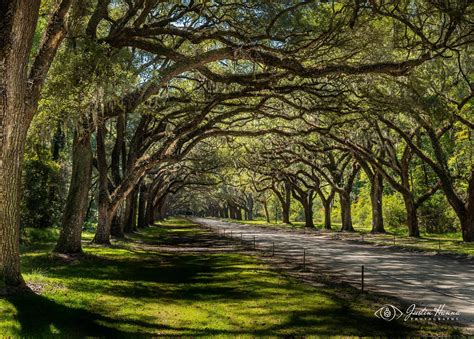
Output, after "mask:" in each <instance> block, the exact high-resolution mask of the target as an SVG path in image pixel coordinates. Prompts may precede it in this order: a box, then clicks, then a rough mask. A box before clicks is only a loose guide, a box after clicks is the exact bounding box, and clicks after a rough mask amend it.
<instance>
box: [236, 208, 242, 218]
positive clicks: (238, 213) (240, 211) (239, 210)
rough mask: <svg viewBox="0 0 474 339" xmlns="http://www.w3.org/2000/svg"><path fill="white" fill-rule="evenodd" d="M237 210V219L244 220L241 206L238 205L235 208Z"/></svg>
mask: <svg viewBox="0 0 474 339" xmlns="http://www.w3.org/2000/svg"><path fill="white" fill-rule="evenodd" d="M235 212H236V215H235V219H237V220H242V210H241V209H240V208H239V207H237V208H236V209H235Z"/></svg>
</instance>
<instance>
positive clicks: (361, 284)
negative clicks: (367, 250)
mask: <svg viewBox="0 0 474 339" xmlns="http://www.w3.org/2000/svg"><path fill="white" fill-rule="evenodd" d="M360 290H361V291H362V293H364V265H362V266H361V267H360Z"/></svg>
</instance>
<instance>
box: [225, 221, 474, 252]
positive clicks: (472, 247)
mask: <svg viewBox="0 0 474 339" xmlns="http://www.w3.org/2000/svg"><path fill="white" fill-rule="evenodd" d="M224 220H226V221H229V222H235V223H241V224H249V225H256V226H260V227H273V228H286V229H303V228H304V222H301V221H295V222H292V225H287V224H284V223H281V222H278V223H271V222H270V223H267V222H266V221H265V220H261V219H258V220H233V219H224ZM315 226H316V228H318V229H323V225H322V224H318V223H315ZM340 226H341V225H340V224H337V223H333V230H332V232H337V231H338V230H339V229H340ZM354 229H355V231H356V232H355V233H352V234H350V233H344V234H338V236H339V237H340V238H341V239H354V240H362V235H363V240H364V242H366V243H372V244H377V245H391V246H393V245H395V246H397V247H402V248H408V249H415V250H421V251H431V252H440V253H443V252H444V253H455V254H462V255H470V256H474V244H472V243H465V242H463V241H462V235H461V232H452V233H443V234H437V233H427V232H425V231H421V232H420V233H421V237H420V238H412V237H409V236H408V231H407V230H406V229H405V228H395V227H390V226H387V227H385V230H386V231H387V233H386V234H371V233H370V231H371V228H370V227H368V226H362V225H357V224H356V225H354ZM338 233H339V232H338Z"/></svg>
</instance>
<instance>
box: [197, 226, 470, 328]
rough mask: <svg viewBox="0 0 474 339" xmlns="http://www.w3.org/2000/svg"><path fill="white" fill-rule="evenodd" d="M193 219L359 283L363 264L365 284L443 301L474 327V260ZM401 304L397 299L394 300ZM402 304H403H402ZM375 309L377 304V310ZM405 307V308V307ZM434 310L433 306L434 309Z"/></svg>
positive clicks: (419, 300) (411, 298)
mask: <svg viewBox="0 0 474 339" xmlns="http://www.w3.org/2000/svg"><path fill="white" fill-rule="evenodd" d="M193 221H194V222H197V223H199V224H201V225H202V226H205V227H209V226H211V227H212V229H213V230H214V231H216V232H219V231H220V232H221V234H222V233H223V232H224V229H225V230H226V232H227V234H230V232H231V231H232V233H233V235H234V236H237V237H240V236H242V237H243V238H244V240H247V241H251V242H253V237H254V236H255V239H256V244H257V247H258V248H261V249H262V248H268V249H269V250H270V249H271V247H272V243H275V251H276V255H279V256H286V257H288V258H290V259H292V260H295V261H297V262H302V258H303V248H305V256H306V264H307V265H308V267H309V266H310V265H313V266H317V267H321V268H324V270H328V271H331V272H333V273H335V274H338V275H340V276H342V277H344V280H345V281H348V282H350V283H352V284H354V285H355V286H360V279H361V278H360V277H361V265H364V269H365V286H366V290H368V291H374V292H377V293H380V294H386V295H390V296H394V297H397V298H400V299H402V300H404V301H406V302H408V303H409V304H411V303H414V304H416V309H417V310H420V309H422V308H423V307H426V308H427V310H428V311H432V310H433V309H434V308H438V307H439V306H440V305H445V306H444V311H446V310H448V311H451V312H459V313H460V315H459V316H455V317H457V318H459V319H458V322H459V323H461V324H463V325H465V326H467V327H468V330H469V332H471V331H472V330H474V263H473V261H472V260H465V259H454V258H450V257H447V256H441V255H433V254H429V253H421V252H407V251H403V250H399V249H396V248H390V247H378V246H373V245H370V244H364V243H356V242H349V241H343V240H334V239H331V238H330V237H329V235H327V234H326V235H324V234H321V235H317V234H302V233H299V232H290V231H286V230H279V229H271V228H264V227H257V226H253V225H244V224H237V223H230V222H224V221H220V220H216V219H204V218H194V219H193ZM395 306H397V305H395ZM397 307H398V306H397ZM374 311H375V310H374ZM402 311H405V310H402ZM432 313H433V314H434V312H432Z"/></svg>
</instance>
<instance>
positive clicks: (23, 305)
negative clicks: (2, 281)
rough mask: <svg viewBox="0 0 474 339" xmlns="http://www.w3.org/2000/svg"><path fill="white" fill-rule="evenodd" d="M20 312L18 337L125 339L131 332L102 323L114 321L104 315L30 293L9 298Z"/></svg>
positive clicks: (18, 316) (18, 312)
mask: <svg viewBox="0 0 474 339" xmlns="http://www.w3.org/2000/svg"><path fill="white" fill-rule="evenodd" d="M7 300H8V301H9V302H10V303H12V304H13V305H14V306H15V308H16V311H17V315H16V317H17V320H18V322H19V323H20V326H21V327H20V329H19V333H17V334H18V335H21V336H34V337H42V336H45V335H48V334H51V335H53V334H61V333H68V334H74V335H77V336H78V337H81V336H110V337H124V336H125V335H130V333H125V332H121V331H119V330H117V329H114V328H111V327H106V326H103V325H101V324H99V323H98V321H105V322H111V321H114V320H113V319H110V318H108V317H105V316H103V315H100V314H96V313H93V312H89V311H86V310H82V309H76V308H72V307H67V306H64V305H61V304H58V303H56V302H54V301H52V300H50V299H48V298H45V297H42V296H39V295H36V294H33V293H28V294H22V295H15V296H11V297H9V298H7Z"/></svg>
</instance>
